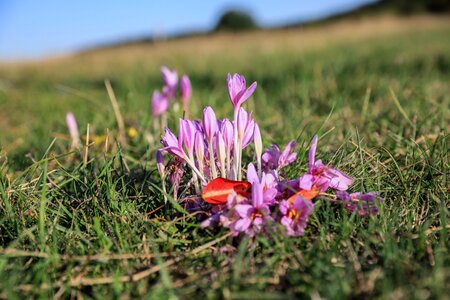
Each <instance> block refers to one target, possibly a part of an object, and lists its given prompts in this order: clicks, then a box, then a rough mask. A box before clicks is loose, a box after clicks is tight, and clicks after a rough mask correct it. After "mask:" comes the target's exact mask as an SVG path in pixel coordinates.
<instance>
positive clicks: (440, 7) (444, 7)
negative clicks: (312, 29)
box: [282, 0, 450, 28]
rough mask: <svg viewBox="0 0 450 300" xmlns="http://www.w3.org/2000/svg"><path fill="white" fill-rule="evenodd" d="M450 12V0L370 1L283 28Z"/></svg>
mask: <svg viewBox="0 0 450 300" xmlns="http://www.w3.org/2000/svg"><path fill="white" fill-rule="evenodd" d="M449 12H450V0H381V1H377V2H374V3H369V4H366V5H363V6H360V7H357V8H355V9H352V10H350V11H346V12H343V13H339V14H335V15H332V16H328V17H325V18H321V19H318V20H313V21H309V22H304V21H300V22H295V23H291V24H287V25H285V26H282V28H293V27H309V26H315V25H320V24H324V23H329V22H334V21H339V20H344V19H355V18H362V17H368V16H374V15H380V14H395V15H402V16H407V15H413V14H424V13H425V14H446V13H449Z"/></svg>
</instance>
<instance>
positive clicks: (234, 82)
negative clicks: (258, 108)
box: [227, 73, 256, 111]
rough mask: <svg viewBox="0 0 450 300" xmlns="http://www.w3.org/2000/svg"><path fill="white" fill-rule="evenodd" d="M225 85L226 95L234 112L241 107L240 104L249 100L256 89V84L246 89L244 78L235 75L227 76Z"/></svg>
mask: <svg viewBox="0 0 450 300" xmlns="http://www.w3.org/2000/svg"><path fill="white" fill-rule="evenodd" d="M227 84H228V94H229V95H230V100H231V103H233V107H234V109H235V111H236V110H238V109H239V107H241V105H242V103H244V102H245V101H246V100H247V99H248V98H250V96H251V95H252V94H253V92H254V91H255V89H256V82H253V83H252V84H251V85H250V86H249V88H248V89H247V86H246V83H245V77H244V76H242V75H240V74H237V73H236V74H234V75H233V76H231V74H228V75H227Z"/></svg>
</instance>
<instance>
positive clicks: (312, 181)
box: [300, 136, 353, 192]
mask: <svg viewBox="0 0 450 300" xmlns="http://www.w3.org/2000/svg"><path fill="white" fill-rule="evenodd" d="M317 140H318V138H317V136H315V137H314V138H313V140H312V142H311V148H310V150H309V155H308V159H309V168H308V172H307V173H306V174H305V175H303V176H302V177H301V178H300V188H301V189H305V190H311V189H312V188H313V187H314V188H316V189H317V190H319V191H320V192H325V191H326V190H327V189H328V188H329V187H331V188H333V189H335V190H339V191H345V190H346V189H348V187H349V186H350V185H351V184H352V183H353V179H352V178H350V177H349V176H348V175H346V174H344V173H342V172H341V171H339V170H336V169H333V168H331V167H329V166H327V165H324V164H323V163H322V161H321V160H317V161H316V160H315V155H316V148H317Z"/></svg>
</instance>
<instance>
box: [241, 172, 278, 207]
mask: <svg viewBox="0 0 450 300" xmlns="http://www.w3.org/2000/svg"><path fill="white" fill-rule="evenodd" d="M247 181H248V182H250V183H251V184H254V183H255V182H256V183H259V184H260V185H261V186H262V187H263V201H264V203H266V204H268V205H273V204H275V203H276V199H275V198H276V196H277V194H278V190H277V180H276V178H275V176H274V175H273V174H271V173H264V172H263V173H262V175H261V179H260V178H259V176H258V173H257V172H256V169H255V166H254V165H253V164H252V163H250V164H248V166H247Z"/></svg>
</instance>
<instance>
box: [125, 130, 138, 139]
mask: <svg viewBox="0 0 450 300" xmlns="http://www.w3.org/2000/svg"><path fill="white" fill-rule="evenodd" d="M127 133H128V136H129V137H130V138H132V139H133V138H135V137H136V136H137V134H138V132H137V130H136V128H134V127H129V128H128V131H127Z"/></svg>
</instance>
